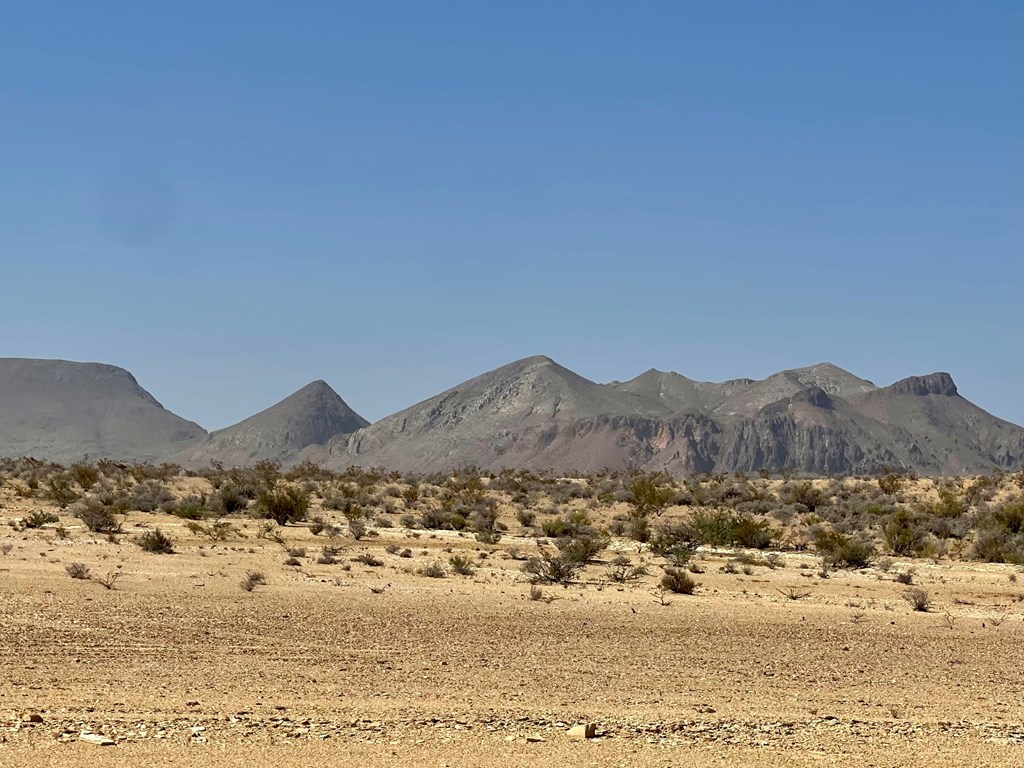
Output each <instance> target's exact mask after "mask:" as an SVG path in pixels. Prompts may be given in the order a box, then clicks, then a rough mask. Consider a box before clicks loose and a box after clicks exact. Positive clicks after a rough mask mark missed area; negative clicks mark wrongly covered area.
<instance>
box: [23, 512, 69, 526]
mask: <svg viewBox="0 0 1024 768" xmlns="http://www.w3.org/2000/svg"><path fill="white" fill-rule="evenodd" d="M59 520H60V518H59V517H57V516H56V515H55V514H53V513H52V512H46V511H44V510H41V509H37V510H35V511H33V512H31V513H30V514H29V516H28V517H26V518H23V519H22V521H21V524H22V526H23V527H25V528H42V527H43V526H44V525H46V524H47V523H56V522H58V521H59Z"/></svg>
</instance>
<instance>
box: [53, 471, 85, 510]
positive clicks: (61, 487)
mask: <svg viewBox="0 0 1024 768" xmlns="http://www.w3.org/2000/svg"><path fill="white" fill-rule="evenodd" d="M46 498H48V499H50V500H51V501H52V502H53V503H54V504H56V505H57V506H58V507H60V508H61V509H66V508H67V507H68V506H69V505H71V504H73V503H74V502H76V501H78V498H79V496H78V493H77V491H75V490H74V488H72V483H71V477H70V476H69V475H65V474H55V475H50V477H49V478H47V481H46Z"/></svg>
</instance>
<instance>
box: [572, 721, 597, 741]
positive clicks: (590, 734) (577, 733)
mask: <svg viewBox="0 0 1024 768" xmlns="http://www.w3.org/2000/svg"><path fill="white" fill-rule="evenodd" d="M596 735H597V726H596V725H595V724H594V723H584V724H583V725H574V726H573V727H572V728H570V729H569V738H571V739H592V738H594V737H595V736H596Z"/></svg>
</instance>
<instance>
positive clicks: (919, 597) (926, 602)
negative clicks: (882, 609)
mask: <svg viewBox="0 0 1024 768" xmlns="http://www.w3.org/2000/svg"><path fill="white" fill-rule="evenodd" d="M903 599H904V600H906V601H907V602H908V603H910V607H911V608H913V609H914V610H915V611H921V612H922V613H927V612H928V611H929V610H931V607H932V599H931V596H930V595H929V594H928V591H927V590H925V589H921V588H920V587H917V588H915V589H908V590H907V591H906V592H904V593H903Z"/></svg>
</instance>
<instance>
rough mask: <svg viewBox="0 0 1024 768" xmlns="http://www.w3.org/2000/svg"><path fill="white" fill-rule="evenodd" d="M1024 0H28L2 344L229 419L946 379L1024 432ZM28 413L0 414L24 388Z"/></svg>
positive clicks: (3, 153)
mask: <svg viewBox="0 0 1024 768" xmlns="http://www.w3.org/2000/svg"><path fill="white" fill-rule="evenodd" d="M1022 21H1024V20H1022V4H1021V3H1020V2H1019V0H984V2H979V1H978V0H965V1H964V2H943V1H942V0H919V1H917V2H915V1H913V0H900V1H899V2H893V0H880V1H878V2H870V1H868V0H855V1H854V0H848V1H844V0H829V1H828V2H822V1H821V0H807V1H806V2H789V1H787V0H776V1H773V2H763V1H762V0H757V1H753V2H740V1H739V0H703V2H697V1H696V0H665V1H663V2H658V1H654V0H651V1H648V2H627V1H626V0H617V1H616V2H600V1H598V0H585V1H583V2H566V1H561V0H541V1H538V2H529V1H526V0H515V1H514V2H512V1H508V2H499V1H498V0H495V1H493V2H480V0H467V1H466V2H445V1H444V0H438V1H437V2H422V1H421V0H416V1H415V2H387V1H382V0H373V1H372V2H369V1H364V2H359V3H354V2H351V3H350V2H323V3H315V2H293V3H282V2H273V3H264V2H255V1H253V0H248V1H247V2H238V3H230V2H184V1H182V0H177V1H176V2H173V3H171V2H167V3H140V2H121V3H109V2H101V1H100V0H92V1H91V2H87V3H86V2H82V3H72V2H63V3H50V2H42V1H39V0H33V1H32V2H22V3H6V4H5V5H4V8H3V9H2V10H0V260H2V262H0V267H2V269H0V289H2V293H0V297H2V301H0V318H2V324H0V327H2V330H3V333H2V336H0V355H4V356H21V357H58V358H65V359H71V360H94V361H102V362H109V363H113V364H117V365H122V366H124V367H126V368H128V369H129V370H131V371H132V372H133V373H134V374H135V375H136V377H137V378H138V379H139V381H140V383H141V384H142V385H143V386H145V387H146V388H147V389H149V390H150V391H151V392H152V393H153V394H154V395H155V396H156V397H157V398H158V399H159V400H160V401H161V402H163V403H164V405H166V406H167V407H169V408H171V409H172V410H174V411H176V412H177V413H180V414H181V415H183V416H186V417H188V418H192V419H195V420H196V421H199V422H200V423H201V424H203V425H204V426H206V427H208V428H217V427H222V426H226V425H227V424H230V423H232V422H235V421H237V420H239V419H241V418H243V417H245V416H247V415H249V414H251V413H253V412H255V411H257V410H260V409H262V408H264V407H267V406H269V405H270V404H272V403H273V402H275V401H277V400H279V399H281V398H282V397H284V396H285V395H287V394H289V393H290V392H291V391H293V390H295V389H297V388H299V387H300V386H302V385H303V384H305V383H307V382H308V381H310V380H313V379H318V378H323V379H326V380H327V381H328V382H329V383H330V384H331V385H332V386H334V388H335V389H337V390H338V392H339V393H340V394H341V395H342V397H344V398H345V399H346V400H347V401H348V402H349V404H350V405H352V406H353V407H354V408H355V409H356V410H357V411H359V412H361V413H362V414H363V415H364V416H366V417H367V418H370V419H376V418H379V417H381V416H384V415H386V414H388V413H390V412H393V411H395V410H398V409H400V408H402V407H405V406H407V405H411V404H412V403H414V402H417V401H419V400H422V399H424V398H426V397H429V396H431V395H434V394H436V393H437V392H439V391H441V390H443V389H445V388H447V387H449V386H452V385H454V384H457V383H458V382H460V381H462V380H464V379H467V378H470V377H471V376H474V375H476V374H478V373H481V372H483V371H485V370H489V369H491V368H495V367H497V366H499V365H502V364H504V363H507V362H510V361H512V360H514V359H518V358H521V357H526V356H528V355H533V354H546V355H549V356H551V357H553V358H555V359H556V360H558V361H559V362H561V363H562V364H564V365H566V366H568V367H569V368H572V369H573V370H575V371H577V372H578V373H580V374H582V375H584V376H587V377H588V378H591V379H595V380H598V381H608V380H612V379H626V378H631V377H632V376H635V375H637V374H639V373H641V372H642V371H644V370H645V369H647V368H651V367H655V368H659V369H662V370H675V371H678V372H680V373H683V374H685V375H687V376H690V377H691V378H697V379H705V380H721V379H726V378H735V377H740V376H750V377H756V378H760V377H763V376H766V375H768V374H770V373H772V372H775V371H777V370H780V369H783V368H789V367H795V366H801V365H809V364H812V363H816V362H820V361H825V360H828V361H831V362H834V363H836V364H837V365H840V366H842V367H844V368H847V369H849V370H851V371H853V372H854V373H856V374H858V375H861V376H864V377H866V378H869V379H871V380H872V381H874V382H875V383H878V384H888V383H891V382H892V381H894V380H896V379H899V378H903V377H904V376H908V375H912V374H924V373H929V372H932V371H936V370H946V371H949V372H950V373H952V374H953V377H954V379H955V380H956V381H957V383H958V385H959V387H960V391H961V393H962V394H963V395H965V396H966V397H968V398H969V399H971V400H973V401H974V402H976V403H978V404H979V405H981V406H982V407H984V408H986V409H988V410H990V411H992V412H993V413H995V414H996V415H998V416H1001V417H1003V418H1006V419H1009V420H1011V421H1015V422H1016V423H1018V424H1020V423H1024V316H1022V293H1024V274H1022V263H1024V259H1022V252H1021V245H1022V231H1024V226H1022V202H1024V195H1022V178H1021V160H1022V154H1024V153H1022V151H1021V149H1022V133H1024V131H1022V129H1024V125H1022V122H1024V121H1022V107H1021V91H1022V88H1021V85H1022V82H1021V80H1022V72H1024V62H1022V40H1021V37H1022V36H1021V30H1022ZM0 397H2V393H0Z"/></svg>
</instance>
